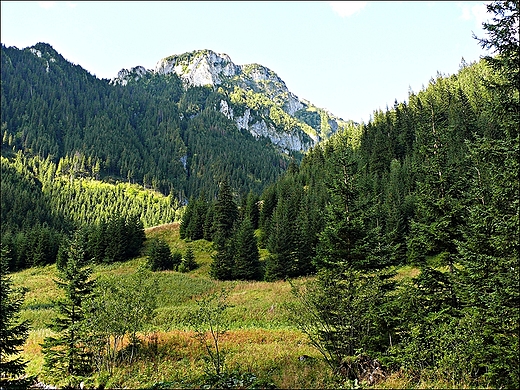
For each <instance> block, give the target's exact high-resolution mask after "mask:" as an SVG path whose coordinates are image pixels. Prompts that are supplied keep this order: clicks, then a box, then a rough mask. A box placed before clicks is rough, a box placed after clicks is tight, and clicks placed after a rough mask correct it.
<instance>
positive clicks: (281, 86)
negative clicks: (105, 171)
mask: <svg viewBox="0 0 520 390" xmlns="http://www.w3.org/2000/svg"><path fill="white" fill-rule="evenodd" d="M147 74H156V75H169V74H176V75H177V76H178V77H179V78H180V79H181V81H182V83H183V86H184V88H185V89H187V88H190V87H207V86H209V87H210V88H212V89H213V90H216V89H218V88H222V89H223V90H225V91H226V92H227V93H228V94H232V95H234V96H236V95H237V93H240V92H242V91H243V92H245V93H246V94H250V95H252V96H250V99H249V100H251V99H253V100H254V99H255V98H257V97H256V96H255V95H256V94H260V95H262V96H264V97H266V98H267V99H269V100H270V101H271V102H272V103H274V107H276V108H279V109H281V110H283V112H284V113H285V114H287V115H289V116H291V117H293V118H296V119H298V120H299V121H300V122H303V123H300V124H298V123H293V124H291V125H290V126H289V129H286V130H289V131H288V133H289V134H288V135H287V136H286V137H283V136H281V135H280V133H279V132H277V131H276V129H275V128H274V126H270V123H269V120H267V118H266V117H269V118H271V119H273V116H276V113H274V114H272V113H271V109H272V108H273V106H272V107H267V109H266V107H265V105H266V104H263V106H264V107H263V108H264V110H263V112H251V110H253V111H259V110H258V107H257V105H255V104H249V103H252V102H248V99H247V98H245V101H246V105H247V106H248V108H249V111H247V110H246V111H245V112H244V113H242V114H243V115H235V113H234V112H233V110H230V109H229V104H228V102H224V101H221V104H220V105H221V107H220V111H221V112H223V113H224V114H225V115H226V116H227V117H228V118H230V119H233V120H234V121H235V122H236V124H237V127H238V128H239V129H245V130H248V131H250V132H251V134H253V135H254V136H255V137H261V136H265V137H268V138H269V139H270V140H271V142H273V143H274V144H276V145H278V146H280V147H281V148H282V149H285V150H293V151H294V150H299V151H306V150H308V149H309V148H310V147H313V146H315V145H316V144H317V143H318V142H320V141H322V140H324V139H328V138H329V137H330V136H331V135H332V134H334V133H335V132H337V131H338V129H340V128H341V127H345V126H346V125H348V124H349V123H353V122H352V121H345V120H343V119H342V118H339V117H337V116H335V115H333V114H332V113H330V112H329V111H327V110H325V109H322V108H318V107H316V106H314V105H313V104H312V103H311V102H310V101H309V100H305V99H300V98H299V97H298V96H296V95H295V94H294V93H292V92H291V91H290V90H289V89H288V88H287V86H286V84H285V82H284V81H283V80H282V79H281V78H280V77H279V76H278V75H277V74H276V72H274V71H273V70H271V69H269V68H267V67H265V66H263V65H261V64H257V63H252V64H245V65H237V64H235V63H234V62H233V61H232V60H231V57H230V56H229V55H227V54H225V53H216V52H214V51H213V50H209V49H204V50H194V51H191V52H186V53H183V54H174V55H171V56H168V57H165V58H162V59H161V60H159V61H158V62H157V64H156V66H155V69H145V68H144V67H143V66H135V67H132V68H130V69H125V68H123V69H121V70H120V71H119V72H118V75H117V76H116V77H115V78H113V79H111V80H110V83H111V84H113V85H122V86H125V85H127V84H128V82H129V81H130V82H131V81H134V82H136V81H138V80H139V79H141V78H143V77H144V76H146V75H147ZM257 100H258V99H257ZM255 109H256V110H255ZM275 111H276V110H275ZM312 112H314V113H317V114H318V116H319V120H318V121H316V120H314V121H310V120H305V117H306V116H305V113H312ZM278 114H279V113H278ZM311 116H312V115H311ZM307 117H309V115H307ZM314 119H316V118H314ZM317 123H318V124H317ZM308 126H309V127H308ZM297 127H300V130H301V132H299V131H297V130H296V128H297ZM302 133H303V134H302Z"/></svg>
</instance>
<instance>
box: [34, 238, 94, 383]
mask: <svg viewBox="0 0 520 390" xmlns="http://www.w3.org/2000/svg"><path fill="white" fill-rule="evenodd" d="M83 262H84V248H83V247H82V246H81V239H80V237H79V234H75V236H74V238H73V239H72V241H71V243H70V247H69V251H68V255H67V263H66V265H65V268H62V269H59V270H58V271H59V273H58V275H59V280H56V285H57V286H58V288H60V289H62V290H64V292H65V297H64V299H63V300H61V301H58V313H59V316H58V317H57V318H55V319H54V320H53V322H52V323H51V324H50V328H51V329H52V330H53V331H55V332H56V333H57V336H56V337H47V338H45V340H44V343H43V345H42V352H43V355H44V358H45V362H44V366H43V370H44V375H45V377H46V378H48V379H49V380H51V381H52V383H59V384H61V385H65V386H77V385H79V383H75V382H76V381H77V380H78V379H77V378H78V377H82V376H89V375H90V374H91V373H92V361H91V354H90V352H89V350H88V346H87V345H85V340H86V334H85V331H86V330H85V329H84V327H83V323H84V319H85V316H86V313H85V311H84V304H85V302H86V300H87V299H88V298H89V297H90V296H91V294H92V289H93V286H94V281H93V280H91V279H90V275H91V272H92V271H91V269H90V268H88V267H84V266H83Z"/></svg>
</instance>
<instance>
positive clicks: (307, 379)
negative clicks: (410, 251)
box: [12, 223, 450, 388]
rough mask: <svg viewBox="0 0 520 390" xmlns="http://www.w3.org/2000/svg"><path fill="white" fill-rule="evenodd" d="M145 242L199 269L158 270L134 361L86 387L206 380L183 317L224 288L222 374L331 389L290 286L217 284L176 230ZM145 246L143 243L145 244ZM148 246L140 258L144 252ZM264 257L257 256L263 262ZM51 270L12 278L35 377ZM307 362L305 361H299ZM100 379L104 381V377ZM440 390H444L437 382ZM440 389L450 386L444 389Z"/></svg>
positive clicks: (151, 233) (162, 229) (204, 259)
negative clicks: (187, 258) (19, 291)
mask: <svg viewBox="0 0 520 390" xmlns="http://www.w3.org/2000/svg"><path fill="white" fill-rule="evenodd" d="M146 236H147V238H148V239H149V238H153V237H160V238H162V239H164V240H165V241H167V242H168V244H169V246H170V248H171V250H172V252H174V251H180V252H182V253H184V252H185V250H186V248H187V246H188V245H189V246H191V248H192V249H193V252H194V254H195V258H196V261H197V263H198V265H199V267H198V268H197V269H195V270H193V271H191V272H189V273H179V272H175V271H161V272H155V273H152V274H151V277H155V278H156V279H157V301H158V306H157V309H156V312H155V316H154V320H153V323H151V324H150V326H149V329H148V331H147V332H146V333H144V334H142V335H141V337H142V339H143V340H144V341H143V346H142V350H141V353H140V355H139V356H140V358H139V359H138V360H137V361H135V362H134V363H132V364H126V365H125V364H122V365H120V366H118V367H116V369H115V370H114V371H113V372H112V373H111V374H110V375H108V374H106V376H105V377H99V376H98V377H95V378H94V379H93V382H92V383H91V385H93V386H95V385H99V384H100V383H103V384H104V385H105V386H106V387H112V388H114V387H117V388H119V387H126V388H143V387H153V386H155V387H161V386H163V387H176V388H179V387H185V388H186V387H188V388H189V387H195V386H196V384H197V383H200V378H201V377H202V376H203V375H204V367H205V365H204V358H205V356H206V351H205V350H204V348H203V347H202V346H201V345H200V343H198V341H197V340H196V339H195V338H194V332H193V330H192V329H190V326H189V321H188V318H187V316H186V313H189V312H190V311H192V310H195V309H196V308H197V299H199V298H201V297H203V296H204V295H205V294H209V293H212V292H215V291H218V290H220V289H221V288H227V289H229V291H230V293H229V297H228V303H229V305H230V307H229V308H228V309H227V320H228V323H229V326H228V328H227V329H228V331H227V332H226V333H225V334H224V336H223V338H222V340H221V343H220V346H221V348H222V351H223V353H224V355H225V358H226V360H225V361H226V369H227V370H229V371H235V372H237V373H248V374H254V375H255V377H256V378H257V380H258V381H259V382H258V383H259V384H260V386H262V387H266V386H270V385H274V386H276V387H278V388H334V387H336V386H337V383H335V382H334V378H333V375H332V372H331V370H330V369H329V368H328V366H327V365H326V364H325V363H324V362H323V360H322V359H321V355H320V354H319V352H318V351H317V350H316V349H315V348H313V347H312V346H310V345H309V343H308V340H307V338H306V336H305V335H304V334H303V333H302V332H300V331H299V330H298V329H297V328H296V327H295V326H294V325H293V324H291V323H290V321H289V315H288V313H287V311H286V310H285V309H284V303H285V302H288V301H290V300H291V299H292V293H291V286H290V283H289V282H286V281H278V282H241V281H234V282H222V281H215V280H213V279H211V278H210V277H209V276H208V271H209V266H210V263H211V243H209V242H207V241H205V240H199V241H194V242H185V241H184V240H180V238H179V225H178V224H175V223H174V224H168V225H161V226H157V227H153V228H149V229H147V230H146ZM145 246H146V244H145ZM145 250H146V247H145V248H144V251H143V253H145ZM265 255H266V253H265V252H262V256H265ZM145 263H146V257H145V256H144V255H143V256H142V257H139V258H135V259H133V260H131V261H128V262H125V263H114V264H111V265H96V266H94V267H93V278H101V277H103V276H117V277H121V278H124V277H125V276H126V275H130V274H132V273H133V272H135V270H136V269H137V268H138V267H139V266H141V265H144V264H145ZM416 274H417V270H416V269H414V268H412V267H404V268H402V269H401V270H400V271H399V274H398V277H413V276H415V275H416ZM55 277H56V267H55V266H47V267H41V268H31V269H27V270H24V271H21V272H18V273H14V274H12V280H13V282H14V285H15V286H24V287H26V288H27V289H28V292H27V294H26V298H25V302H24V305H23V308H22V311H21V319H24V320H25V319H27V320H29V321H30V324H31V331H30V334H29V337H28V339H27V342H26V344H25V346H24V349H23V352H22V355H23V357H24V358H25V359H26V360H27V361H28V362H29V364H28V367H27V374H28V375H38V373H39V372H40V371H41V368H42V365H43V355H42V353H41V346H40V344H41V343H42V342H43V340H44V338H45V337H47V336H50V335H51V334H52V331H51V330H50V329H48V327H47V324H48V323H49V322H50V321H51V319H52V318H53V317H54V316H55V306H54V303H53V302H54V301H55V300H56V299H57V298H59V297H60V293H61V292H60V291H59V290H58V289H57V288H56V286H55V283H54V282H53V279H55ZM303 355H307V358H306V359H303V360H302V359H299V357H300V356H303ZM103 375H105V374H103ZM436 385H437V386H438V387H439V386H440V387H443V386H442V384H439V383H437V384H436ZM410 386H411V384H410V383H408V381H407V380H406V379H405V378H403V377H400V376H399V375H393V376H392V377H389V378H387V381H386V382H385V383H381V384H379V385H378V387H386V388H396V387H401V388H402V387H410ZM446 387H450V386H449V384H446Z"/></svg>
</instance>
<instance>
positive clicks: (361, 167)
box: [0, 1, 520, 389]
mask: <svg viewBox="0 0 520 390" xmlns="http://www.w3.org/2000/svg"><path fill="white" fill-rule="evenodd" d="M518 7H519V2H518V1H496V2H492V3H489V5H488V6H487V9H488V13H489V16H490V20H489V22H486V23H485V24H484V29H485V31H486V34H487V35H486V36H484V37H475V45H481V46H482V47H484V48H488V49H491V51H492V52H493V55H490V56H488V57H484V58H482V59H481V60H480V61H478V62H474V63H465V62H464V61H463V62H462V63H461V64H460V68H459V71H458V72H457V73H456V74H453V75H446V74H443V73H441V72H439V73H437V75H436V76H434V77H432V78H431V79H430V80H429V82H428V84H427V85H426V86H425V87H424V88H423V89H422V90H420V91H418V92H412V91H410V93H409V97H408V100H407V101H404V102H398V101H397V100H396V101H395V104H394V105H393V107H389V108H387V109H386V110H384V111H383V110H377V111H374V112H373V115H372V117H371V119H370V121H368V123H360V124H359V123H353V122H349V123H346V122H345V123H343V125H342V126H340V127H339V128H338V129H337V131H335V132H333V131H331V130H330V129H328V130H326V129H325V128H324V126H326V125H327V121H326V120H325V121H321V122H320V115H321V114H320V113H319V112H317V111H309V110H307V111H305V110H301V111H300V112H296V114H295V115H294V116H293V117H289V116H288V114H286V113H284V112H282V110H281V109H280V110H279V111H276V109H275V106H274V103H272V102H268V101H267V100H266V99H267V98H266V97H263V98H262V97H261V95H260V94H259V93H258V94H256V95H255V94H253V93H249V95H248V94H247V93H245V92H239V89H238V86H236V85H235V86H233V85H231V87H230V86H229V85H225V86H223V87H218V88H217V87H211V86H192V87H185V86H184V85H183V84H182V80H181V79H180V78H179V77H178V76H177V75H175V74H168V75H161V74H151V73H148V74H145V75H144V76H143V77H141V78H136V79H130V80H129V81H128V83H125V84H121V83H119V84H118V83H113V82H110V81H109V80H107V79H98V78H96V77H95V76H93V75H91V74H90V73H88V72H87V71H86V70H84V69H83V68H82V67H81V66H79V65H75V64H72V63H70V62H68V61H67V60H65V59H64V58H63V57H62V55H60V54H59V53H58V52H57V51H56V50H54V49H53V47H52V46H51V45H49V44H47V43H37V44H36V45H35V46H33V47H31V48H25V49H18V48H16V47H6V46H5V45H3V44H2V48H1V121H0V123H1V136H2V145H1V219H0V222H1V262H0V265H1V267H0V268H1V275H0V276H1V279H0V281H1V284H0V293H1V311H0V356H1V359H0V360H1V361H0V367H1V373H0V387H1V388H28V387H30V386H33V385H34V384H35V383H39V384H40V385H42V384H45V385H50V386H55V387H57V388H79V387H81V388H83V387H90V388H100V389H101V388H124V387H126V388H150V389H166V388H237V389H245V388H428V387H429V388H501V389H502V388H509V389H517V388H519V387H520V360H519V356H520V351H519V332H520V310H519V309H520V264H519V259H520V241H519V240H520V224H519V214H520V190H519V184H520V145H519V127H520V114H519V113H520V101H519V90H520V72H519V67H520V58H519V50H520V46H519V35H518V34H519V10H518ZM35 52H38V53H40V54H39V55H35V54H34V53H35ZM230 83H231V81H230ZM253 97H254V99H253ZM255 99H256V100H255ZM253 100H254V101H253ZM221 102H226V104H227V105H228V106H229V107H231V109H232V110H233V111H234V112H235V114H237V113H243V112H245V110H251V112H256V113H258V115H260V114H262V113H267V112H270V114H269V115H271V118H272V123H271V122H270V123H271V124H272V126H273V127H276V129H278V130H279V131H280V134H284V132H287V131H288V129H289V128H291V126H299V127H300V128H302V129H311V128H312V129H315V131H316V133H317V134H318V133H319V134H322V137H321V138H320V140H319V142H316V143H315V144H313V145H312V146H311V147H309V148H307V149H305V150H301V151H296V150H281V149H280V148H279V147H277V146H276V145H275V144H274V143H272V142H271V141H270V139H269V138H267V137H262V136H261V137H258V136H254V135H253V134H251V133H250V132H248V131H247V130H244V129H241V128H238V127H237V125H236V123H235V122H234V121H233V120H232V119H230V118H229V117H228V116H226V115H225V114H224V113H223V112H222V110H219V107H221V106H222V103H221ZM273 107H274V108H273ZM269 110H271V111H269ZM276 112H277V113H278V114H276V115H278V116H276V115H274V114H273V113H276ZM237 115H238V114H237ZM262 115H263V114H262ZM320 126H321V127H320ZM309 131H310V130H309ZM312 131H314V130H312ZM320 131H321V132H320ZM325 134H326V136H325ZM259 340H261V341H259ZM255 348H256V349H255ZM262 348H263V349H262ZM280 351H286V354H285V355H284V354H283V353H281V352H280ZM55 387H54V388H55Z"/></svg>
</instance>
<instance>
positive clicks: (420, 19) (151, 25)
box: [1, 1, 489, 122]
mask: <svg viewBox="0 0 520 390" xmlns="http://www.w3.org/2000/svg"><path fill="white" fill-rule="evenodd" d="M488 17H489V15H488V14H487V13H486V8H485V4H484V3H482V2H470V1H464V2H455V1H453V2H444V1H442V2H432V1H419V2H408V1H406V2H387V1H384V2H370V1H369V2H365V1H359V2H354V1H349V2H321V1H317V2H313V1H310V2H308V1H302V2H298V1H287V2H284V1H272V2H266V1H260V2H252V1H245V2H235V1H232V2H231V1H230V2H218V1H216V2H213V1H212V2H204V1H189V2H184V1H173V2H167V1H159V2H153V1H146V2H139V1H131V2H124V1H117V2H103V1H99V2H98V1H96V2H87V1H78V2H75V1H73V2H67V1H62V2H16V1H2V2H1V42H2V44H4V45H6V46H16V47H18V48H20V49H21V48H24V47H27V46H32V45H34V44H36V43H37V42H46V43H49V44H50V45H52V46H53V47H54V48H55V49H56V50H57V51H58V52H59V53H60V54H62V55H63V56H64V57H65V58H66V59H68V60H69V61H71V62H73V63H76V64H79V65H81V66H82V67H83V68H85V69H86V70H88V71H89V72H90V73H92V74H95V75H96V76H97V77H99V78H112V77H115V76H116V74H117V72H118V71H119V70H120V69H121V68H130V67H133V66H136V65H142V66H144V67H146V68H148V69H153V68H154V67H155V64H156V63H157V61H159V60H160V59H161V58H164V57H166V56H169V55H172V54H181V53H184V52H187V51H193V50H199V49H211V50H213V51H215V52H218V53H226V54H228V55H229V56H230V57H231V59H232V61H233V62H234V63H235V64H237V65H243V64H249V63H259V64H262V65H264V66H267V67H268V68H270V69H271V70H273V71H274V72H276V73H277V74H278V76H280V77H281V78H282V79H283V80H284V81H285V83H286V84H287V87H288V88H289V89H290V90H291V91H292V92H294V93H295V94H296V95H297V96H299V97H300V98H304V99H307V100H310V101H311V102H312V103H314V104H315V105H317V106H319V107H322V108H325V109H327V110H329V111H330V112H332V113H333V114H335V115H337V116H340V117H342V118H343V119H352V120H355V121H358V122H361V121H365V122H367V121H368V120H369V119H370V116H371V114H372V113H373V111H374V110H376V109H383V110H384V109H385V108H386V106H387V105H388V106H389V107H391V106H392V105H393V103H394V100H395V99H397V100H398V101H399V102H401V101H405V100H406V99H407V97H408V91H409V90H410V89H412V90H413V91H415V92H417V91H419V90H420V89H421V88H422V87H423V85H427V84H428V81H429V80H430V78H432V77H435V75H436V74H437V72H440V73H444V74H453V73H455V72H457V70H458V69H459V65H460V63H461V59H462V58H463V57H464V59H465V60H466V62H468V63H470V62H473V61H478V59H479V58H480V56H482V55H484V54H486V53H485V52H484V51H483V50H482V49H481V48H480V46H479V45H478V42H477V41H476V40H475V39H473V38H472V34H473V33H474V34H475V35H477V36H478V37H484V35H485V34H484V31H483V30H482V22H483V21H485V20H486V19H487V18H488Z"/></svg>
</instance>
